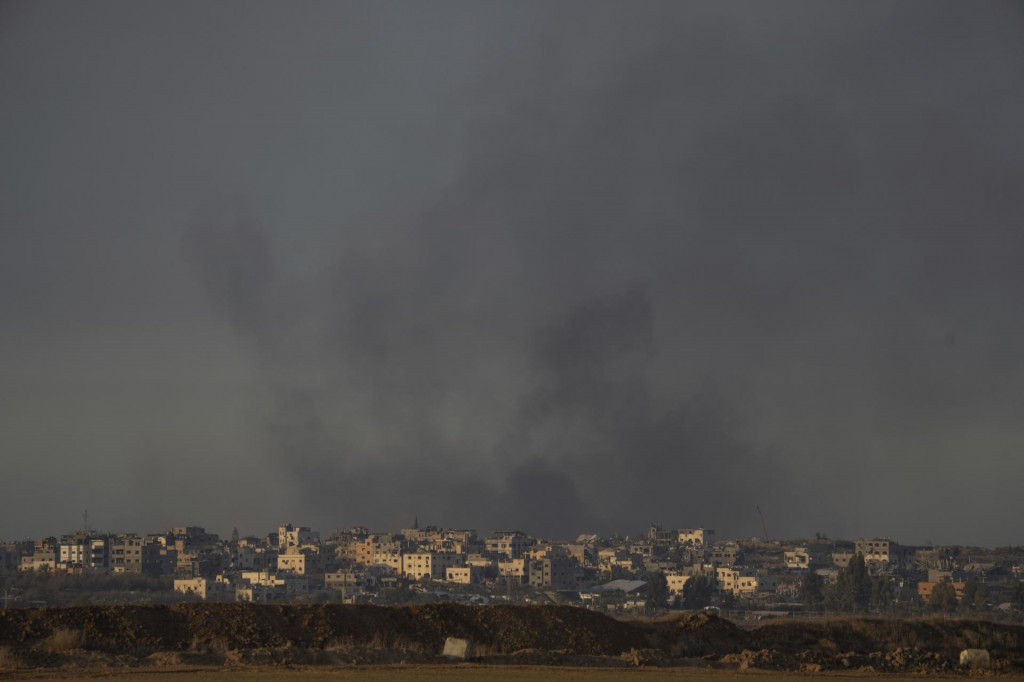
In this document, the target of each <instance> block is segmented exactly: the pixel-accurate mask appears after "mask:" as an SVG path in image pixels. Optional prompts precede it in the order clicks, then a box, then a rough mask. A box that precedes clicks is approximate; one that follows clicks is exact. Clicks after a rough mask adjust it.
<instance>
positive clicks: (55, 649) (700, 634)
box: [0, 603, 1024, 672]
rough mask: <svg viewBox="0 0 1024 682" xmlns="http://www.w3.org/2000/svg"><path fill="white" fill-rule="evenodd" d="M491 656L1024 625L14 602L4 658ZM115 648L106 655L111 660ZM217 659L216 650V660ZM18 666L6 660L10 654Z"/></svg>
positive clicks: (859, 649) (769, 658) (902, 639)
mask: <svg viewBox="0 0 1024 682" xmlns="http://www.w3.org/2000/svg"><path fill="white" fill-rule="evenodd" d="M448 637H459V638H464V639H467V640H469V641H471V642H472V643H473V645H474V651H475V654H474V656H475V657H476V658H477V660H480V661H486V662H490V663H495V662H498V663H500V662H502V661H506V662H510V663H513V662H514V663H535V664H542V663H558V664H561V665H566V664H568V665H574V664H586V665H593V664H595V662H596V661H598V660H601V661H604V663H602V664H608V665H651V666H671V665H687V664H691V665H692V664H693V663H694V661H700V662H701V664H708V665H711V664H715V665H724V666H734V667H738V668H748V667H752V668H768V669H784V670H809V671H813V670H830V669H870V670H875V671H889V672H936V671H942V670H947V671H950V670H955V669H956V668H957V663H958V656H959V652H960V651H961V650H963V649H968V648H977V649H986V650H988V651H989V652H990V653H991V656H992V659H993V661H994V667H995V668H996V669H1000V670H1014V671H1018V672H1019V671H1021V670H1024V626H1020V625H1012V624H1001V623H990V622H985V621H976V620H963V621H952V620H894V619H868V618H850V619H834V620H813V621H778V622H772V623H770V624H767V625H764V626H761V627H759V628H756V629H754V630H749V631H748V630H743V629H741V628H739V627H737V626H736V625H734V624H733V623H732V622H730V621H728V620H725V619H722V618H718V617H716V616H713V615H710V614H706V613H690V614H683V615H680V616H678V617H674V618H667V619H660V620H657V621H643V620H640V621H630V622H625V621H620V620H616V619H613V618H610V617H608V616H605V615H602V614H599V613H596V612H593V611H588V610H585V609H580V608H574V607H569V606H508V605H491V606H460V605H454V604H430V605H422V606H408V607H379V606H369V605H360V606H347V605H250V604H206V603H183V604H170V605H159V606H85V607H66V608H31V609H11V610H8V611H6V612H3V613H2V614H0V666H3V665H6V666H8V667H26V666H28V667H33V666H52V665H66V664H67V662H68V661H69V660H71V659H73V658H75V657H76V656H77V657H78V659H83V660H86V659H89V660H93V661H101V660H115V659H116V661H117V662H118V664H119V665H156V664H161V662H164V663H181V662H183V661H185V662H187V657H189V656H192V657H196V656H205V657H206V658H205V659H204V660H205V661H207V662H210V661H212V662H222V663H233V664H249V663H258V664H268V663H270V664H272V663H282V662H283V663H291V662H298V663H330V664H338V663H353V662H357V663H367V662H369V663H374V662H397V661H398V660H402V661H404V660H408V661H409V662H432V661H438V660H441V659H440V656H439V654H440V652H441V650H442V648H443V645H444V642H445V639H446V638H448ZM103 657H106V659H103ZM211 657H212V658H211ZM5 661H6V663H5Z"/></svg>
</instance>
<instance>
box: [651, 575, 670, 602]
mask: <svg viewBox="0 0 1024 682" xmlns="http://www.w3.org/2000/svg"><path fill="white" fill-rule="evenodd" d="M666 601H668V578H666V577H665V574H664V573H662V572H661V571H655V572H654V573H651V574H650V575H649V576H647V605H648V606H651V607H653V608H656V609H657V608H663V607H664V606H665V602H666Z"/></svg>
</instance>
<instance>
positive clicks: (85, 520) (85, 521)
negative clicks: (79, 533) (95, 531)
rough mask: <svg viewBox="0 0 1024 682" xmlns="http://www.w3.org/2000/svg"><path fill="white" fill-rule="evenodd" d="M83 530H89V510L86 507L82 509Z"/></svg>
mask: <svg viewBox="0 0 1024 682" xmlns="http://www.w3.org/2000/svg"><path fill="white" fill-rule="evenodd" d="M82 530H84V531H85V532H86V533H88V532H89V510H88V509H85V510H83V511H82Z"/></svg>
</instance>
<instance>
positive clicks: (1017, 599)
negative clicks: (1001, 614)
mask: <svg viewBox="0 0 1024 682" xmlns="http://www.w3.org/2000/svg"><path fill="white" fill-rule="evenodd" d="M1010 603H1012V604H1013V607H1014V608H1015V609H1017V610H1018V611H1024V581H1022V582H1018V583H1017V587H1015V588H1013V597H1012V598H1011V599H1010Z"/></svg>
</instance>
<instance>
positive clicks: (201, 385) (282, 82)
mask: <svg viewBox="0 0 1024 682" xmlns="http://www.w3.org/2000/svg"><path fill="white" fill-rule="evenodd" d="M1021 8H1022V5H1021V4H1020V3H1018V2H940V1H936V0H921V1H920V2H899V1H896V2H885V3H857V2H829V1H825V0H807V1H806V2H771V3H766V2H755V1H751V2H703V3H699V2H692V3H683V2H678V1H675V0H671V1H667V2H636V1H630V2H625V1H623V2H615V3H608V2H594V1H592V0H586V1H580V2H569V1H560V2H551V1H549V0H544V1H542V2H541V1H536V2H527V1H520V2H480V1H479V0H473V1H467V2H441V1H432V2H421V1H419V0H410V1H409V2H387V1H383V0H379V1H366V2H334V1H332V2H312V1H307V2H302V3H287V2H276V3H269V2H217V3H211V2H205V1H202V2H199V1H196V2H181V1H179V2H138V1H126V2H103V1H95V2H88V3H85V2H78V1H71V2H47V1H45V0H44V1H41V2H2V3H0V315H2V317H0V321H2V327H0V331H2V334H0V453H2V454H0V456H2V467H0V538H7V539H12V538H16V537H23V536H33V535H42V534H59V533H63V532H68V531H70V530H72V529H74V528H76V527H79V526H80V524H81V513H82V510H83V509H88V510H89V513H90V519H91V522H92V525H94V526H95V527H97V528H100V529H104V530H110V531H121V530H129V531H137V532H156V531H160V530H164V529H167V528H169V527H170V526H171V525H174V524H184V523H188V524H198V525H205V526H206V527H208V528H209V529H211V530H213V531H214V532H219V533H228V532H230V530H231V528H232V527H234V526H237V527H238V528H239V530H240V531H241V532H242V533H253V534H261V533H265V532H267V531H269V530H271V529H272V528H274V527H276V525H277V524H279V523H282V522H288V521H290V522H293V523H299V524H303V525H312V526H313V527H315V528H317V529H319V530H321V531H323V532H330V531H331V530H332V529H334V528H338V527H344V526H349V525H354V524H364V525H369V526H371V527H374V528H378V529H397V528H399V527H402V526H406V525H408V524H409V523H411V522H412V521H413V519H414V518H415V517H417V516H418V518H419V520H420V522H421V523H435V524H441V525H445V526H470V527H476V528H479V529H481V530H490V529H493V528H499V527H516V528H522V529H524V530H527V531H530V532H533V533H535V534H539V535H549V536H555V537H564V536H569V535H572V536H575V535H576V534H577V533H580V532H585V531H590V532H599V533H612V532H619V533H623V534H632V533H636V532H637V531H639V530H641V529H643V528H645V527H646V526H647V524H649V523H650V522H652V521H655V522H658V523H660V524H662V525H664V526H672V527H688V526H697V525H704V526H707V527H713V528H716V529H717V531H718V533H719V534H720V535H724V536H751V535H758V534H759V533H760V522H759V520H758V517H757V513H756V511H755V508H754V507H755V505H760V507H761V509H762V510H763V511H764V512H765V515H766V517H767V520H768V530H769V533H770V534H771V535H772V536H775V537H798V536H808V535H813V534H814V533H815V532H821V533H826V534H828V535H833V536H835V535H838V536H845V537H851V538H853V537H862V536H865V537H870V536H875V535H887V536H891V537H893V538H894V539H896V540H898V541H901V542H905V543H923V542H926V541H928V540H932V541H934V542H945V543H974V544H983V545H990V546H991V545H996V544H1009V543H1013V544H1022V543H1024V530H1022V526H1021V523H1020V519H1021V518H1022V517H1024V494H1022V492H1021V491H1022V489H1024V418H1022V417H1024V414H1022V412H1024V409H1022V408H1024V363H1022V360H1021V357H1020V355H1019V353H1020V352H1021V349H1022V347H1024V125H1022V121H1024V10H1022V9H1021Z"/></svg>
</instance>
